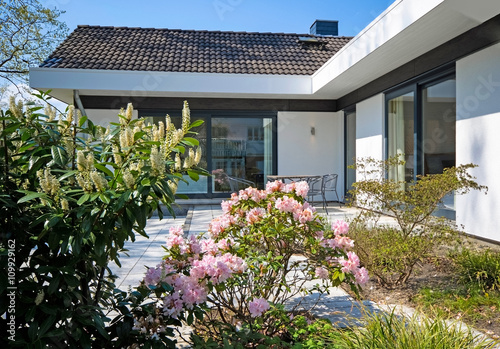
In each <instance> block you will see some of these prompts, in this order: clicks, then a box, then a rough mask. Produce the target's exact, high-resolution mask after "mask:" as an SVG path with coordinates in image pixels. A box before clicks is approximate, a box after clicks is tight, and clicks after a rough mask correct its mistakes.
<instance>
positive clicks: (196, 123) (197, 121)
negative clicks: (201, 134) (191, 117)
mask: <svg viewBox="0 0 500 349" xmlns="http://www.w3.org/2000/svg"><path fill="white" fill-rule="evenodd" d="M203 122H204V121H203V120H196V121H193V122H192V123H191V126H189V128H190V129H191V128H194V127H198V126H201V125H203Z"/></svg>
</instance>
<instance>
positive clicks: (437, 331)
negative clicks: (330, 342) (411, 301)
mask: <svg viewBox="0 0 500 349" xmlns="http://www.w3.org/2000/svg"><path fill="white" fill-rule="evenodd" d="M362 322H363V326H362V327H356V328H354V329H353V331H352V332H346V333H345V334H344V335H343V338H342V340H341V341H339V346H340V347H341V348H353V349H354V348H355V349H358V348H373V349H377V348H380V349H392V348H393V349H399V348H400V349H413V348H415V349H426V348H428V349H436V348H442V349H453V348H455V349H486V348H494V345H495V343H494V342H493V341H491V340H488V339H486V338H484V337H483V338H482V337H479V335H475V334H474V333H473V332H472V330H471V329H470V328H466V327H464V325H460V324H458V323H454V322H445V321H443V320H440V319H429V318H427V317H425V316H418V315H413V316H412V317H411V318H406V317H404V316H398V315H397V314H395V312H394V311H392V312H391V313H385V312H382V313H379V314H372V315H366V316H365V317H364V318H363V319H362Z"/></svg>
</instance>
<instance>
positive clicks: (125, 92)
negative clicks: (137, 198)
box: [30, 0, 500, 103]
mask: <svg viewBox="0 0 500 349" xmlns="http://www.w3.org/2000/svg"><path fill="white" fill-rule="evenodd" d="M499 13H500V1H498V0H481V2H480V3H477V2H474V1H471V0H398V1H396V2H394V3H393V4H392V5H391V6H390V7H389V8H388V9H387V10H385V11H384V12H383V13H382V14H381V15H380V16H378V17H377V18H376V19H375V20H373V21H372V22H371V23H370V24H369V25H368V26H367V27H366V28H365V29H363V30H362V31H361V32H360V33H359V34H358V35H357V36H356V37H355V38H353V39H352V40H351V41H350V42H349V43H348V44H347V45H346V46H344V47H343V48H342V49H341V50H340V51H339V52H338V53H337V54H335V55H334V56H333V57H332V58H331V59H330V60H329V61H328V62H327V63H325V64H324V65H323V66H322V67H321V68H320V69H319V70H318V71H317V72H316V73H315V74H314V75H312V76H290V75H256V74H213V73H182V72H152V71H146V72H143V71H111V70H83V69H62V68H32V69H30V86H31V87H32V88H35V89H38V90H47V89H51V90H52V93H51V95H52V96H54V97H55V98H58V99H60V100H62V101H65V102H68V103H71V102H72V101H73V90H79V93H80V95H107V96H139V97H140V96H148V97H154V96H158V97H200V98H203V97H204V98H210V97H213V98H288V99H338V98H340V97H342V96H345V95H346V94H348V93H350V92H352V91H354V90H356V89H358V88H360V87H362V86H364V85H366V84H367V83H369V82H371V81H373V80H375V79H377V78H379V77H381V76H383V75H384V74H386V73H388V72H390V71H392V70H394V69H395V68H397V67H400V66H402V65H404V64H405V63H407V62H409V61H411V60H412V59H415V58H417V57H419V56H421V55H423V54H424V53H426V52H428V51H430V50H432V49H434V48H436V47H438V46H439V45H442V44H444V43H445V42H447V41H449V40H451V39H453V38H455V37H456V36H458V35H460V34H462V33H464V32H466V31H468V30H470V29H471V28H473V27H476V26H478V25H479V24H481V23H483V22H485V21H487V20H488V19H490V18H492V17H494V16H496V15H498V14H499Z"/></svg>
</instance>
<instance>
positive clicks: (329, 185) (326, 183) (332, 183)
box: [323, 173, 339, 190]
mask: <svg viewBox="0 0 500 349" xmlns="http://www.w3.org/2000/svg"><path fill="white" fill-rule="evenodd" d="M338 178H339V175H338V174H334V173H333V174H328V175H325V176H324V177H323V190H337V179H338Z"/></svg>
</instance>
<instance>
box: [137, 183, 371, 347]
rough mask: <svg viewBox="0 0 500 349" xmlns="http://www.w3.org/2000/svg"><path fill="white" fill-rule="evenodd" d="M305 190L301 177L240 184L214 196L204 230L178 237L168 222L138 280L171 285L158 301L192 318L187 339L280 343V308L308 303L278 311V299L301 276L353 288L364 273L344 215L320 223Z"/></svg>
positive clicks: (297, 286) (300, 283)
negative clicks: (227, 194)
mask: <svg viewBox="0 0 500 349" xmlns="http://www.w3.org/2000/svg"><path fill="white" fill-rule="evenodd" d="M307 192H308V186H307V183H305V182H299V183H292V184H288V185H285V184H283V183H281V182H272V183H268V184H267V187H266V190H258V189H255V188H247V189H245V190H241V191H240V192H239V194H233V195H232V198H231V200H229V201H225V202H223V203H222V208H223V212H224V214H223V215H222V216H220V217H218V218H216V219H214V220H213V221H212V222H211V224H210V228H209V235H208V236H207V237H203V236H198V237H194V236H191V237H189V238H185V237H184V236H183V233H182V230H180V229H172V230H171V232H170V235H169V237H168V238H167V245H166V257H165V258H164V261H163V262H162V263H161V264H159V265H158V266H157V267H156V268H149V269H148V272H147V274H146V277H145V279H144V283H143V286H148V287H150V288H152V289H157V288H158V286H159V285H161V284H163V283H166V284H169V285H172V289H171V290H170V291H168V292H164V293H163V294H162V297H161V298H160V299H159V301H160V307H162V310H163V312H164V313H165V314H169V315H170V316H173V317H176V318H182V319H186V320H187V322H188V323H192V322H193V321H194V317H196V318H197V320H196V321H195V322H194V327H195V335H194V336H193V338H192V340H193V345H194V346H195V347H200V348H205V347H210V346H214V347H217V346H219V347H220V346H224V347H245V346H246V345H248V344H250V343H253V344H252V345H257V344H260V345H272V344H277V343H280V341H284V343H286V340H287V339H289V335H288V334H287V331H286V328H287V326H288V325H289V324H290V321H291V320H290V318H289V316H288V312H292V311H294V310H295V309H297V308H298V307H302V308H304V307H305V308H308V305H304V304H298V305H296V306H295V307H291V308H287V310H286V311H285V304H286V302H287V301H288V300H290V299H292V298H293V297H294V296H297V295H300V294H301V293H303V292H305V291H306V284H307V283H309V284H310V283H311V280H313V279H314V278H316V279H317V282H316V286H315V290H317V291H319V292H325V291H327V289H328V287H329V286H337V285H339V284H341V283H342V282H345V283H347V284H349V285H350V286H351V288H352V289H353V291H355V292H357V291H358V285H359V284H363V283H364V282H366V281H367V278H368V275H367V272H366V270H365V269H364V268H360V266H359V259H358V257H357V256H356V255H355V254H354V253H353V252H350V251H349V249H350V248H351V247H352V245H353V241H352V240H351V239H350V238H349V237H348V236H346V234H347V232H348V229H349V226H348V225H347V223H345V222H343V221H336V222H334V223H333V224H332V225H331V228H330V227H327V228H325V222H324V220H323V218H321V217H320V216H319V215H317V214H316V213H315V211H314V208H313V207H311V206H310V205H309V204H308V203H307V202H305V200H304V198H305V197H306V196H307ZM297 255H301V256H302V257H303V258H296V256H297ZM313 284H314V283H313ZM198 309H201V310H203V311H204V314H203V316H201V313H200V311H199V310H198ZM303 310H308V309H303ZM186 314H187V315H186ZM193 315H194V316H193ZM280 345H285V344H283V343H282V344H280Z"/></svg>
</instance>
